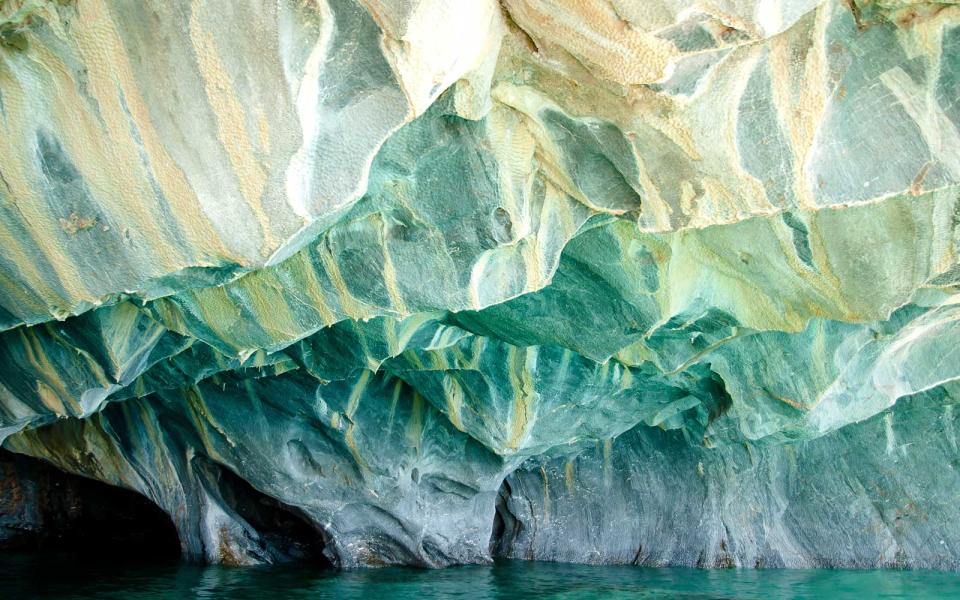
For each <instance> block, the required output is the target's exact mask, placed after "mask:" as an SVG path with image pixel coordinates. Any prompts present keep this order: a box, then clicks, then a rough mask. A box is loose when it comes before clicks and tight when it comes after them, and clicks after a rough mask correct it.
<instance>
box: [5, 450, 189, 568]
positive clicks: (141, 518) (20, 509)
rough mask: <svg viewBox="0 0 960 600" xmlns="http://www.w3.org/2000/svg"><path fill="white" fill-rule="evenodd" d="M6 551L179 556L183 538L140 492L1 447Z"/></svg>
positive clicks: (117, 556) (93, 557)
mask: <svg viewBox="0 0 960 600" xmlns="http://www.w3.org/2000/svg"><path fill="white" fill-rule="evenodd" d="M0 550H25V551H30V550H39V551H43V552H71V553H72V552H77V553H78V558H84V557H86V558H89V559H90V560H97V559H99V558H102V557H104V556H107V557H109V558H110V559H111V560H127V559H129V560H134V559H140V558H150V559H171V560H175V559H176V558H177V557H179V556H180V541H179V538H178V536H177V530H176V528H175V527H174V525H173V522H172V521H171V520H170V517H168V516H167V514H166V513H165V512H163V511H162V510H161V509H160V508H158V507H157V506H156V505H155V504H153V503H152V502H150V501H149V500H148V499H146V498H144V497H143V496H142V495H140V494H138V493H137V492H134V491H131V490H126V489H123V488H119V487H116V486H112V485H108V484H105V483H102V482H99V481H94V480H92V479H86V478H84V477H79V476H76V475H71V474H69V473H65V472H63V471H61V470H59V469H57V468H55V467H53V466H52V465H50V464H48V463H46V462H44V461H42V460H39V459H36V458H30V457H27V456H22V455H19V454H14V453H12V452H8V451H5V450H0Z"/></svg>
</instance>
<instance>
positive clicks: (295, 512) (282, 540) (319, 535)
mask: <svg viewBox="0 0 960 600" xmlns="http://www.w3.org/2000/svg"><path fill="white" fill-rule="evenodd" d="M210 464H211V465H212V470H213V472H214V473H215V476H216V478H217V484H218V487H219V492H220V495H221V498H222V499H223V501H224V502H225V503H226V504H227V505H228V506H229V507H230V508H231V509H232V510H233V511H234V512H235V513H236V514H237V516H239V517H240V518H241V519H243V520H244V521H246V523H247V524H248V525H250V527H252V528H253V529H254V530H255V531H256V533H257V535H258V536H259V543H260V545H261V549H262V551H263V552H264V554H265V555H267V556H269V559H270V561H271V562H274V563H299V564H310V565H314V566H317V567H320V568H325V569H326V568H333V566H334V565H333V563H332V562H331V560H330V558H329V557H328V556H327V555H326V554H325V553H324V550H325V548H326V540H325V539H324V537H325V534H324V532H323V531H322V530H320V529H319V528H318V527H317V526H316V525H314V524H313V522H311V520H310V519H309V517H307V515H305V514H304V513H303V511H302V510H300V509H299V508H297V507H294V506H290V505H288V504H285V503H283V502H281V501H279V500H277V499H276V498H273V497H271V496H269V495H267V494H264V493H263V492H261V491H259V490H257V489H256V488H254V487H253V486H252V485H251V484H250V483H249V482H247V481H246V480H245V479H243V478H242V477H240V476H239V475H237V474H236V473H234V472H233V471H231V470H230V469H229V468H226V467H224V466H221V465H218V464H216V463H210Z"/></svg>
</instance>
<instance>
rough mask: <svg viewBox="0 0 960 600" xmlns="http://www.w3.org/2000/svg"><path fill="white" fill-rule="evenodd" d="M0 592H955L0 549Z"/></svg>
mask: <svg viewBox="0 0 960 600" xmlns="http://www.w3.org/2000/svg"><path fill="white" fill-rule="evenodd" d="M0 565H2V568H0V598H4V599H8V598H9V599H13V598H118V599H119V598H123V599H125V600H147V599H156V598H176V599H185V598H231V599H232V598H258V599H259V598H311V599H314V598H345V599H349V598H358V599H359V598H363V599H369V598H397V599H404V598H412V599H416V600H428V599H430V598H471V599H474V598H476V599H484V598H491V599H494V598H496V599H507V598H526V599H529V598H555V599H561V598H562V599H573V598H577V599H580V598H698V599H704V598H758V599H759V598H763V599H768V598H811V599H813V598H815V599H817V600H820V599H823V598H840V599H843V598H851V599H852V598H856V599H857V600H860V599H863V598H910V599H914V598H960V575H957V574H954V573H935V572H924V571H826V570H809V571H781V570H717V571H702V570H696V569H648V568H638V567H598V566H584V565H564V564H552V563H535V562H521V561H505V562H498V563H497V564H495V565H493V566H489V567H481V566H471V567H457V568H451V569H443V570H437V571H427V570H417V569H399V568H391V569H373V570H363V571H348V572H334V571H322V570H317V569H315V568H311V569H305V568H292V567H268V568H259V567H258V568H230V567H199V566H193V565H184V564H179V563H167V564H156V563H151V564H146V565H145V564H136V563H126V564H118V563H116V562H115V561H114V560H104V561H97V560H96V559H95V557H91V556H84V557H76V556H60V555H50V554H44V555H24V554H0Z"/></svg>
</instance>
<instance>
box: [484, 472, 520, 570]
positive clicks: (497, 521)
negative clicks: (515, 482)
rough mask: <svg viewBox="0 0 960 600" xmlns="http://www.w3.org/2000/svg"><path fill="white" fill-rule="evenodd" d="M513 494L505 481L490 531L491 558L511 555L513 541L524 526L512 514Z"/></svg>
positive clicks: (500, 491)
mask: <svg viewBox="0 0 960 600" xmlns="http://www.w3.org/2000/svg"><path fill="white" fill-rule="evenodd" d="M512 492H513V490H511V488H510V484H509V483H508V482H507V480H506V479H504V480H503V483H501V484H500V489H499V490H498V492H497V500H496V510H495V511H494V515H493V526H492V527H491V530H490V556H492V557H493V558H503V557H506V556H508V555H509V553H510V549H511V548H512V547H513V540H514V539H515V538H516V536H517V533H518V532H519V531H520V528H521V527H522V526H523V525H522V523H521V522H520V520H519V519H517V518H516V516H514V514H513V513H512V512H510V506H509V500H510V494H511V493H512Z"/></svg>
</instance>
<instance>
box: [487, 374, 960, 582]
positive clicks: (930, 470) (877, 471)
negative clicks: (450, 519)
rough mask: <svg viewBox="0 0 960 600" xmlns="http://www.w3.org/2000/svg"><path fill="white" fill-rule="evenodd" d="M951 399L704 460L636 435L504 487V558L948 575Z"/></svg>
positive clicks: (958, 456) (952, 515)
mask: <svg viewBox="0 0 960 600" xmlns="http://www.w3.org/2000/svg"><path fill="white" fill-rule="evenodd" d="M957 391H958V390H957V389H956V387H950V388H949V389H945V388H937V389H934V390H931V391H929V392H925V393H922V394H918V395H916V396H912V397H910V398H907V399H903V400H901V401H900V402H899V403H898V404H897V406H896V407H895V408H894V409H892V410H889V411H886V412H884V413H882V414H878V415H876V416H874V417H873V418H871V419H869V420H867V421H864V422H862V423H858V424H855V425H850V426H847V427H845V428H844V429H842V430H840V431H837V432H834V433H832V434H829V435H826V436H823V437H821V438H818V439H816V440H813V441H808V442H802V443H797V444H786V445H753V444H743V445H738V446H726V447H722V448H717V449H707V448H703V447H702V446H698V445H697V444H695V443H693V444H691V443H690V440H688V439H686V438H687V436H686V435H685V434H684V432H683V431H679V430H664V429H660V428H649V427H638V428H636V429H634V430H632V431H630V432H629V433H627V434H625V435H622V436H620V437H618V438H616V439H614V440H611V441H610V442H608V443H606V444H603V443H601V444H598V445H597V447H596V448H591V449H589V450H587V451H586V452H584V453H583V454H580V455H579V456H574V457H558V458H553V459H546V458H537V459H532V460H530V461H528V462H526V463H525V464H524V465H523V466H522V467H521V468H520V469H518V470H517V471H516V472H514V473H513V474H511V475H510V476H509V477H507V479H506V481H505V483H504V487H503V489H502V490H501V500H500V505H499V507H498V512H499V513H500V525H499V526H498V534H499V537H498V538H497V539H495V545H494V548H495V550H496V551H498V552H499V553H501V554H502V555H504V556H509V557H512V558H526V559H538V560H555V561H574V562H588V563H633V564H640V565H654V566H660V565H687V566H697V567H734V566H736V567H791V568H807V567H857V568H877V567H896V568H902V567H910V568H927V569H957V568H958V567H960V543H958V535H957V528H956V523H958V522H960V521H958V519H960V507H958V505H957V502H956V495H957V490H958V489H960V473H958V468H960V449H958V446H957V437H956V431H957V429H958V428H960V420H958V418H957V413H956V408H957V402H958V399H957Z"/></svg>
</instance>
